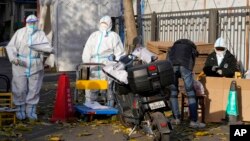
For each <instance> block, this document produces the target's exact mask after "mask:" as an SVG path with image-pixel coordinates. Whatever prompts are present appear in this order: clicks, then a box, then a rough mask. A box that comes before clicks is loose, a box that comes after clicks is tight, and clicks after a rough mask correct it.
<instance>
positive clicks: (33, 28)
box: [27, 24, 37, 33]
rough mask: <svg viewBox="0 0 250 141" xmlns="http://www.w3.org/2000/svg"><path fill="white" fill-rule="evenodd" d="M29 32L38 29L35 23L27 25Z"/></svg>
mask: <svg viewBox="0 0 250 141" xmlns="http://www.w3.org/2000/svg"><path fill="white" fill-rule="evenodd" d="M27 30H28V33H33V32H34V31H36V30H37V26H36V25H34V24H30V25H28V26H27Z"/></svg>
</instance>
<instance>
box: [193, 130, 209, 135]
mask: <svg viewBox="0 0 250 141" xmlns="http://www.w3.org/2000/svg"><path fill="white" fill-rule="evenodd" d="M194 135H195V136H207V135H210V133H209V132H207V131H199V132H196V133H194Z"/></svg>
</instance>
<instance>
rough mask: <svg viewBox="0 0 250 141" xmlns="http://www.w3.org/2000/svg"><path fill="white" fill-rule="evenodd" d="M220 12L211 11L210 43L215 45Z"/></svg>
mask: <svg viewBox="0 0 250 141" xmlns="http://www.w3.org/2000/svg"><path fill="white" fill-rule="evenodd" d="M218 21H219V15H218V10H216V9H212V10H210V11H209V29H208V42H209V43H214V42H215V40H216V39H217V37H218Z"/></svg>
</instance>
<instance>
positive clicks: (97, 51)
mask: <svg viewBox="0 0 250 141" xmlns="http://www.w3.org/2000/svg"><path fill="white" fill-rule="evenodd" d="M111 28H112V20H111V17H110V16H104V17H102V18H101V19H100V22H99V30H98V31H95V32H93V33H92V34H91V35H90V37H89V38H88V40H87V42H86V44H85V47H84V50H83V54H82V61H83V63H90V62H91V63H103V64H105V65H106V64H108V63H109V60H108V56H110V55H111V54H114V55H115V56H116V59H119V58H120V57H121V56H122V55H125V51H124V47H123V44H122V42H121V39H120V37H119V35H118V34H117V33H115V32H113V31H111ZM89 79H101V80H107V76H106V75H105V74H104V73H103V72H102V69H101V68H100V67H91V68H90V78H89ZM110 83H111V82H110V81H109V84H110ZM109 86H110V85H109ZM98 93H99V91H98V90H95V91H94V90H92V91H90V90H86V91H85V98H86V99H85V102H90V101H95V100H96V98H97V94H98ZM106 96H107V100H108V103H107V105H108V106H113V103H114V102H113V94H112V92H111V90H110V88H109V89H108V91H107V93H106Z"/></svg>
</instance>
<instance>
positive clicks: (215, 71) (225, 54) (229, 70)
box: [203, 37, 239, 78]
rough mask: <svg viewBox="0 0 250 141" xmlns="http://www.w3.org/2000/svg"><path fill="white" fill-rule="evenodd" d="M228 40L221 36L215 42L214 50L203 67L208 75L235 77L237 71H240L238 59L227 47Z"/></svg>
mask: <svg viewBox="0 0 250 141" xmlns="http://www.w3.org/2000/svg"><path fill="white" fill-rule="evenodd" d="M227 47H228V45H227V43H226V41H225V40H224V39H223V38H222V37H220V38H218V39H217V40H216V42H215V44H214V51H213V52H212V53H211V54H209V55H208V57H207V60H206V63H205V66H204V68H203V71H204V73H205V74H206V76H214V77H229V78H230V77H234V74H235V72H236V71H239V69H238V66H237V60H236V58H235V57H234V55H233V54H231V53H230V51H229V50H228V49H227Z"/></svg>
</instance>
